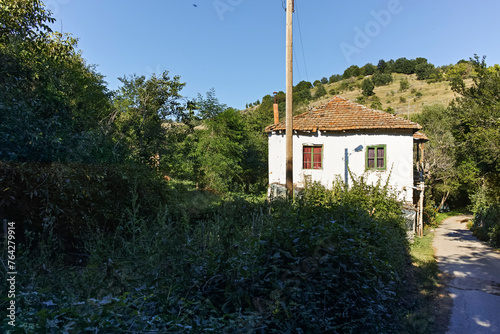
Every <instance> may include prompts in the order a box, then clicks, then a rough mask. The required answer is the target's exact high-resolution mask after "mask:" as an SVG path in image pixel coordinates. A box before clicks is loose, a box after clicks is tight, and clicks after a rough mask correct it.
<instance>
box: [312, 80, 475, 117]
mask: <svg viewBox="0 0 500 334" xmlns="http://www.w3.org/2000/svg"><path fill="white" fill-rule="evenodd" d="M392 76H393V82H392V83H390V84H389V85H386V86H379V87H375V89H374V92H375V95H376V96H377V97H378V98H379V99H380V102H381V103H382V109H384V110H386V109H387V108H392V109H394V112H395V114H407V113H408V110H409V111H410V113H419V112H421V111H422V108H423V107H424V106H425V105H431V104H435V103H439V104H442V105H445V106H447V105H448V104H449V103H450V102H451V101H452V100H453V99H454V98H455V97H456V96H457V95H456V93H454V92H453V91H452V90H451V89H450V82H449V81H441V82H436V83H427V82H426V81H424V80H417V76H416V75H415V74H411V75H406V74H396V73H393V75H392ZM367 77H370V76H367ZM404 79H406V80H407V81H408V82H409V84H410V87H409V88H408V89H406V90H405V91H401V90H400V82H401V80H404ZM349 80H350V81H351V82H350V83H351V86H353V88H354V90H341V88H340V87H341V85H342V83H343V82H345V81H349ZM354 80H355V81H354ZM363 80H364V78H363V79H355V78H350V79H346V80H342V81H339V82H335V83H332V84H325V85H324V86H325V89H326V91H327V92H330V91H331V90H332V89H333V90H335V91H337V92H338V95H341V96H343V97H345V98H348V99H350V100H353V101H356V99H357V98H358V97H360V96H362V91H361V82H362V81H363ZM464 81H465V83H466V85H468V84H470V83H471V82H472V79H466V80H464ZM316 90H317V88H316V87H315V88H312V90H311V94H312V95H313V96H314V94H315V92H316ZM418 93H420V94H421V96H417V95H420V94H418ZM331 97H332V94H329V93H328V94H327V95H325V96H324V97H323V98H321V99H318V100H313V101H311V102H310V103H309V106H310V107H316V106H319V105H321V104H324V103H325V102H326V101H327V100H329V99H330V98H331ZM372 103H373V97H371V98H367V99H366V102H365V103H364V104H365V105H367V106H370V105H371V104H372Z"/></svg>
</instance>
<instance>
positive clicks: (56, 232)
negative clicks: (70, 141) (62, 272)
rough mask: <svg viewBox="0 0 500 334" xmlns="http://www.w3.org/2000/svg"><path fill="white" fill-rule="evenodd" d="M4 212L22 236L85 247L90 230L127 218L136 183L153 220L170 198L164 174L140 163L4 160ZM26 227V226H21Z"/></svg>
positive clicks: (145, 213)
mask: <svg viewBox="0 0 500 334" xmlns="http://www.w3.org/2000/svg"><path fill="white" fill-rule="evenodd" d="M0 170H1V173H0V175H1V176H0V189H1V190H0V212H2V216H3V217H4V218H5V219H7V220H9V221H14V222H17V223H18V224H19V227H20V228H19V231H18V232H19V235H18V236H17V239H16V240H18V241H19V242H20V243H23V244H25V245H32V246H35V245H39V246H40V247H42V245H45V248H43V249H42V248H40V249H42V250H44V251H47V252H49V254H46V255H48V256H49V255H56V254H58V253H60V252H61V251H62V252H71V251H76V252H81V251H82V247H83V245H82V241H83V240H85V239H86V235H88V234H89V233H94V232H95V231H99V232H100V233H104V234H108V233H112V232H113V231H114V230H115V229H116V228H117V227H118V226H119V225H120V222H121V221H122V220H123V219H124V213H125V212H126V211H127V209H128V208H129V205H130V201H129V200H128V198H129V195H130V189H132V186H134V187H135V190H136V192H137V193H138V194H139V199H140V201H139V202H138V205H139V206H140V210H139V211H138V212H139V213H140V214H141V216H142V217H143V218H144V219H146V220H148V219H151V218H153V217H154V215H155V212H156V211H157V209H158V208H160V207H161V206H162V205H163V204H162V203H164V202H165V201H166V198H167V197H166V196H167V193H166V189H165V187H164V186H163V185H162V184H161V182H160V181H159V177H158V176H157V175H156V174H154V173H153V172H152V171H151V170H150V169H149V168H148V167H144V166H140V165H125V166H113V165H96V164H93V165H84V164H69V165H66V164H50V165H44V164H31V163H5V162H0ZM21 227H22V228H21Z"/></svg>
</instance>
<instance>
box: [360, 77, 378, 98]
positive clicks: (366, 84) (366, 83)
mask: <svg viewBox="0 0 500 334" xmlns="http://www.w3.org/2000/svg"><path fill="white" fill-rule="evenodd" d="M374 89H375V85H374V84H373V81H372V80H371V79H369V78H366V79H365V80H363V83H362V84H361V90H362V94H363V95H364V96H372V95H374V94H375V93H374V91H373V90H374Z"/></svg>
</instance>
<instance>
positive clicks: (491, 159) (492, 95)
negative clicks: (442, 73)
mask: <svg viewBox="0 0 500 334" xmlns="http://www.w3.org/2000/svg"><path fill="white" fill-rule="evenodd" d="M471 64H472V66H473V68H474V72H475V73H476V75H475V77H474V78H473V85H472V86H470V87H466V86H465V84H464V83H463V81H462V80H459V81H457V82H454V83H453V85H452V90H453V91H454V92H456V93H458V94H459V95H460V96H459V97H457V98H456V99H455V100H454V101H452V103H451V104H450V111H451V112H452V113H453V114H454V115H455V118H456V123H455V124H454V128H453V135H454V136H455V138H456V140H457V143H458V146H459V147H458V154H459V159H461V160H468V159H472V160H473V161H474V162H475V163H476V164H477V166H478V167H479V169H480V170H481V172H483V173H488V172H492V173H499V172H500V163H499V161H498V159H497V157H498V156H499V155H500V144H499V143H500V126H499V123H498V120H499V119H500V107H499V103H498V102H499V99H500V67H497V66H496V67H493V68H488V67H487V65H486V63H485V60H484V58H483V59H482V60H480V59H479V57H478V56H476V57H475V58H474V59H471Z"/></svg>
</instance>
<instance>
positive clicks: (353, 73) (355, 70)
mask: <svg viewBox="0 0 500 334" xmlns="http://www.w3.org/2000/svg"><path fill="white" fill-rule="evenodd" d="M360 74H361V70H360V68H359V66H357V65H351V66H349V67H348V68H347V69H346V70H345V71H344V74H342V79H349V78H351V77H357V76H358V75H360Z"/></svg>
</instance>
